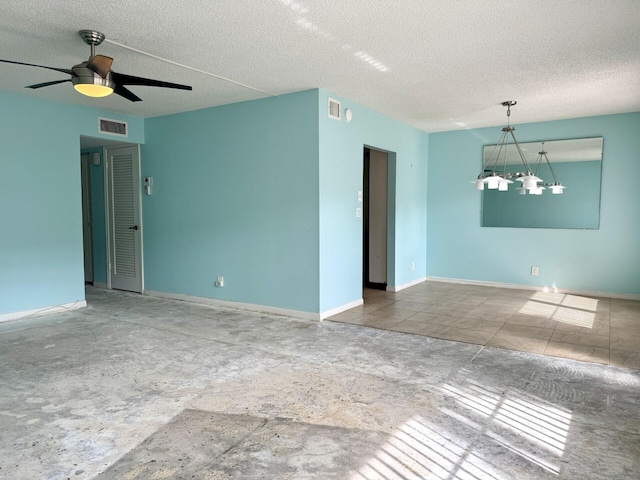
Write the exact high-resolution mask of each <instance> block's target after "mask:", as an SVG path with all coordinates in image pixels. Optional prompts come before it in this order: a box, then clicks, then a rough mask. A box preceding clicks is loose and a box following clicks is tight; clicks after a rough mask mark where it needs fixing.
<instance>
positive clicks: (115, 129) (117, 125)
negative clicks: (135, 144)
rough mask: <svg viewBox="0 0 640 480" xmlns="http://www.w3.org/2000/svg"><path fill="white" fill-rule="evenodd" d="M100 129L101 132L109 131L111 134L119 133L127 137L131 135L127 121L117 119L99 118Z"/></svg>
mask: <svg viewBox="0 0 640 480" xmlns="http://www.w3.org/2000/svg"><path fill="white" fill-rule="evenodd" d="M98 131H99V132H100V133H108V134H109V135H118V136H120V137H126V136H128V135H129V133H128V131H127V122H118V121H117V120H109V119H108V118H99V119H98Z"/></svg>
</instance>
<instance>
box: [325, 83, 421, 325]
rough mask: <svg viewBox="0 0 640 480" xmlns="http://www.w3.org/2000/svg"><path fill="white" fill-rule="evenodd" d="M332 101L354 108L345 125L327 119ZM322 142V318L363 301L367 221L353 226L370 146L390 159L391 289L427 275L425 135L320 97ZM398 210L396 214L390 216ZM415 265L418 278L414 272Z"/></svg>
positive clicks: (327, 95)
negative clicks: (339, 308) (363, 227)
mask: <svg viewBox="0 0 640 480" xmlns="http://www.w3.org/2000/svg"><path fill="white" fill-rule="evenodd" d="M328 97H331V98H334V99H336V100H340V101H341V102H342V110H344V109H346V108H349V109H351V110H352V112H353V120H352V121H351V122H350V123H346V122H345V121H344V119H343V120H342V121H337V120H334V119H331V118H329V117H328V116H327V102H328ZM318 112H319V142H320V149H319V153H320V159H319V161H320V163H319V172H320V192H319V193H320V206H319V208H320V311H321V312H326V311H329V310H332V309H334V308H338V307H341V306H343V305H346V304H348V303H351V302H354V301H357V300H359V299H361V298H362V218H356V214H355V212H356V208H358V207H362V203H361V202H358V199H357V192H358V191H359V190H362V177H363V149H364V147H365V146H369V147H373V148H376V149H379V150H383V151H387V152H391V153H390V155H389V163H390V164H391V165H392V171H391V172H390V178H391V184H392V185H391V188H390V190H389V196H390V204H391V211H390V215H389V216H390V217H392V218H393V217H395V224H392V225H390V228H389V232H390V233H389V237H390V238H389V245H390V248H389V250H390V251H389V253H388V257H389V263H390V264H391V263H392V262H393V261H395V265H391V266H393V268H390V269H388V277H389V278H388V285H389V286H401V285H404V284H406V283H409V282H411V281H414V280H417V279H419V278H422V277H424V276H425V275H426V270H425V268H426V243H427V238H426V231H427V228H426V227H427V208H426V198H427V150H428V144H429V142H428V134H426V133H425V132H422V131H420V130H416V129H414V128H412V127H409V126H406V125H403V124H401V123H400V122H397V121H395V120H392V119H390V118H388V117H385V116H384V115H380V114H378V113H376V112H374V111H372V110H369V109H367V108H364V107H362V106H360V105H357V104H355V103H353V102H350V101H349V100H347V99H344V98H341V97H339V96H336V95H334V94H332V93H331V92H328V91H325V90H320V91H319V96H318ZM394 206H395V212H394V214H392V212H393V210H394V208H393V207H394ZM412 262H413V263H414V264H415V270H413V271H411V270H410V269H409V266H410V264H411V263H412Z"/></svg>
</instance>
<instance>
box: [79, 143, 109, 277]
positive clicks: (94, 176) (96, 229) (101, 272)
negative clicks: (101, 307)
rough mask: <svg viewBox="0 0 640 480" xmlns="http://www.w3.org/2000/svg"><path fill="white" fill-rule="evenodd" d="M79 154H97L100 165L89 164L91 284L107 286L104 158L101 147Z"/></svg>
mask: <svg viewBox="0 0 640 480" xmlns="http://www.w3.org/2000/svg"><path fill="white" fill-rule="evenodd" d="M81 153H83V154H84V153H97V154H98V155H100V165H93V164H92V163H91V162H89V168H90V169H91V219H92V225H91V226H92V237H93V252H92V253H93V282H94V284H102V285H106V284H107V273H108V272H107V229H106V209H105V199H104V177H105V175H104V158H103V154H104V152H103V149H102V147H95V148H87V149H83V150H82V151H81Z"/></svg>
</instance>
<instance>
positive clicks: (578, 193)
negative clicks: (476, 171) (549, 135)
mask: <svg viewBox="0 0 640 480" xmlns="http://www.w3.org/2000/svg"><path fill="white" fill-rule="evenodd" d="M602 143H603V140H602V137H596V138H581V139H572V140H554V141H544V147H543V142H542V141H540V142H530V143H521V144H520V147H521V149H522V152H523V153H524V156H525V159H526V161H527V163H529V166H530V167H531V169H532V170H533V173H534V174H535V175H536V176H537V177H539V178H540V179H542V181H543V182H541V183H540V184H541V185H544V184H547V185H549V184H552V183H554V182H555V179H557V181H558V182H559V183H561V184H562V185H563V186H564V187H566V188H564V189H562V194H552V192H551V188H550V187H549V186H547V188H546V189H544V190H543V192H542V194H538V195H531V194H529V193H528V192H527V193H526V194H521V193H522V189H518V188H517V187H519V186H521V183H519V182H518V181H517V180H515V181H514V184H512V185H510V186H509V189H508V190H507V191H500V190H497V189H495V190H489V189H485V190H483V191H482V226H483V227H521V228H574V229H598V228H599V226H600V184H601V176H602ZM494 148H495V145H485V146H484V149H483V159H484V160H486V159H487V158H488V157H489V155H491V152H492V151H493V150H494ZM509 150H511V151H510V152H507V155H506V158H505V159H504V160H503V161H501V165H500V166H499V168H500V169H501V170H503V171H506V172H513V173H514V174H515V172H522V171H523V170H524V167H523V163H522V160H521V159H520V156H519V155H518V152H517V149H516V148H515V146H514V145H510V146H509ZM541 151H544V152H546V156H547V158H548V160H549V163H550V165H551V166H549V165H548V164H547V162H546V161H545V160H544V159H543V161H542V162H540V163H539V164H537V165H536V159H537V158H538V157H539V156H540V155H539V152H541ZM483 163H484V162H483ZM554 174H555V178H554Z"/></svg>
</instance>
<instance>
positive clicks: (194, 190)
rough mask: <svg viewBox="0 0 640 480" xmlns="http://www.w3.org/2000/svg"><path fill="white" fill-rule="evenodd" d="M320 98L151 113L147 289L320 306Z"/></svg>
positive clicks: (145, 170) (309, 95) (146, 166)
mask: <svg viewBox="0 0 640 480" xmlns="http://www.w3.org/2000/svg"><path fill="white" fill-rule="evenodd" d="M317 97H318V94H317V91H306V92H300V93H294V94H289V95H282V96H279V97H276V98H268V99H263V100H255V101H250V102H244V103H237V104H232V105H226V106H221V107H216V108H209V109H204V110H198V111H194V112H189V113H183V114H177V115H170V116H165V117H156V118H151V119H147V120H146V122H145V139H146V143H145V145H144V146H143V147H142V149H141V154H142V176H143V177H145V176H151V177H153V180H154V184H153V195H151V196H145V195H143V224H144V268H145V289H146V290H152V291H160V292H169V293H177V294H182V295H190V296H197V297H205V298H214V299H220V300H227V301H236V302H243V303H250V304H258V305H267V306H272V307H279V308H286V309H292V310H302V311H309V312H317V311H318V133H317V132H318V111H317ZM218 276H224V280H225V285H224V287H222V288H216V287H215V286H214V283H215V280H216V278H217V277H218Z"/></svg>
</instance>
